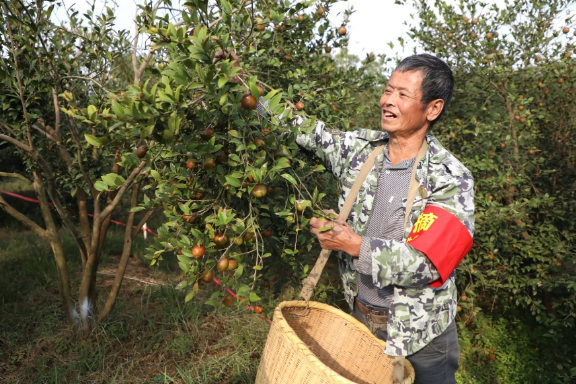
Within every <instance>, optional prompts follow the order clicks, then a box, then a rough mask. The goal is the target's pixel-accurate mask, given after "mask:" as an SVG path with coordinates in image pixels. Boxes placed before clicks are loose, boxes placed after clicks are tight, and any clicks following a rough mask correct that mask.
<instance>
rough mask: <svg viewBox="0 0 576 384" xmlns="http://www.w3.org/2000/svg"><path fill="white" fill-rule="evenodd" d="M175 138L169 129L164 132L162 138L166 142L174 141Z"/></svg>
mask: <svg viewBox="0 0 576 384" xmlns="http://www.w3.org/2000/svg"><path fill="white" fill-rule="evenodd" d="M173 137H174V134H173V133H172V131H171V130H169V129H165V130H164V132H162V138H163V139H164V140H166V141H170V140H172V138H173Z"/></svg>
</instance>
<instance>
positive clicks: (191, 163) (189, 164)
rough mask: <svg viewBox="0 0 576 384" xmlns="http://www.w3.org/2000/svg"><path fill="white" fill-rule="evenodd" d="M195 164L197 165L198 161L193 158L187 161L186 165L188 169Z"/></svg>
mask: <svg viewBox="0 0 576 384" xmlns="http://www.w3.org/2000/svg"><path fill="white" fill-rule="evenodd" d="M195 166H196V163H195V162H193V161H192V160H188V161H187V162H186V167H187V168H188V169H192V168H194V167H195Z"/></svg>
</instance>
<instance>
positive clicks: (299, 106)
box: [296, 101, 304, 111]
mask: <svg viewBox="0 0 576 384" xmlns="http://www.w3.org/2000/svg"><path fill="white" fill-rule="evenodd" d="M296 109H297V110H299V111H301V110H303V109H304V103H303V102H301V101H299V102H297V103H296Z"/></svg>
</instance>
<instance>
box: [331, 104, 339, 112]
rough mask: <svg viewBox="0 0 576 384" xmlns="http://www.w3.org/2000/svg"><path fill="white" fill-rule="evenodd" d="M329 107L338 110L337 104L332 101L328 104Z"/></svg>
mask: <svg viewBox="0 0 576 384" xmlns="http://www.w3.org/2000/svg"><path fill="white" fill-rule="evenodd" d="M330 108H331V109H332V110H333V111H337V110H338V104H336V103H334V104H332V105H331V106H330Z"/></svg>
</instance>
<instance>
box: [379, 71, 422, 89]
mask: <svg viewBox="0 0 576 384" xmlns="http://www.w3.org/2000/svg"><path fill="white" fill-rule="evenodd" d="M422 79H423V76H422V72H421V71H404V72H400V71H394V72H393V73H392V76H390V79H389V80H388V84H387V85H386V86H388V87H391V88H394V89H399V90H406V91H410V92H414V93H416V92H418V91H419V90H420V86H421V85H422Z"/></svg>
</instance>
